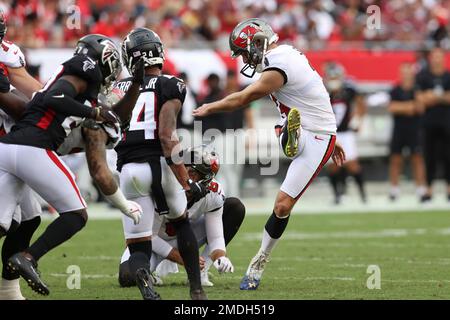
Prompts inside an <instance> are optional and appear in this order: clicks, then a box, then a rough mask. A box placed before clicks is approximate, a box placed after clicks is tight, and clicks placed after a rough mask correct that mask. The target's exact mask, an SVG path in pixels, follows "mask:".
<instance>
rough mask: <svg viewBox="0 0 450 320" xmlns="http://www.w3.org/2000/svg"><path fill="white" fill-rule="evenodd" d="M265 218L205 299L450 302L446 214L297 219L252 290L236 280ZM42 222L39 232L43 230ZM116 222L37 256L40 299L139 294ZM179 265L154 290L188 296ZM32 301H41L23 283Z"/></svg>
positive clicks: (242, 240)
mask: <svg viewBox="0 0 450 320" xmlns="http://www.w3.org/2000/svg"><path fill="white" fill-rule="evenodd" d="M265 221H266V217H264V216H248V217H246V220H245V221H244V224H243V226H242V228H241V230H240V232H239V233H238V235H237V237H236V238H235V239H234V241H233V242H232V243H231V245H230V247H229V249H228V252H229V257H230V258H231V260H232V261H233V263H234V265H235V272H234V274H231V275H222V276H220V275H218V274H217V273H216V271H215V270H212V271H211V272H212V277H211V280H212V281H213V282H214V283H215V286H214V287H213V288H207V293H208V296H209V298H210V299H450V274H449V272H448V270H449V266H450V250H449V249H450V212H426V213H425V212H422V213H420V212H414V213H377V214H323V215H305V216H294V217H292V218H291V220H290V222H289V226H288V228H287V232H286V233H285V235H284V238H283V239H282V241H281V242H280V243H279V244H278V246H277V248H276V249H275V251H274V253H273V255H272V259H271V261H270V262H269V264H268V266H267V269H266V271H265V274H264V277H263V281H262V284H261V286H260V288H259V289H258V290H257V291H240V290H239V282H240V279H241V277H242V275H243V273H244V272H245V270H246V268H247V264H248V262H249V261H250V259H251V257H252V256H253V255H254V254H255V253H256V251H257V249H258V248H259V243H260V240H259V238H260V233H261V231H262V227H263V225H264V223H265ZM46 224H47V223H44V224H43V225H42V226H41V227H40V228H41V229H40V230H39V231H38V233H40V231H41V230H42V228H44V227H45V225H46ZM121 228H122V227H121V222H120V221H119V220H91V221H89V223H88V225H87V227H86V228H85V229H84V230H83V231H82V232H81V233H79V234H78V235H76V236H75V237H74V238H72V239H71V240H70V241H69V242H68V243H66V244H64V245H62V246H60V247H58V248H56V249H55V250H53V251H52V252H50V253H49V254H48V255H46V256H45V257H44V258H42V260H41V261H40V265H39V268H40V271H41V272H42V277H43V279H44V281H46V282H47V283H48V285H49V286H50V290H51V294H50V296H49V297H45V298H44V299H139V298H140V294H139V292H138V290H137V288H127V289H123V288H120V287H119V285H118V283H117V272H118V261H119V257H120V255H121V253H122V249H123V246H124V245H123V234H122V229H121ZM70 265H77V266H79V267H80V269H81V273H82V278H81V288H80V289H73V290H69V289H68V288H67V286H66V281H67V278H68V274H67V273H66V271H67V268H68V266H70ZM369 265H377V266H379V268H380V270H381V289H379V290H377V289H373V290H369V289H368V288H367V286H366V281H367V279H368V277H369V276H370V274H368V273H367V267H368V266H369ZM185 279H186V276H185V273H184V270H183V269H181V272H180V273H178V274H176V275H171V276H169V277H168V278H166V279H165V285H164V286H163V287H160V288H158V292H159V293H160V294H161V296H162V297H163V298H164V299H187V298H188V288H187V287H186V286H185V282H186V280H185ZM22 288H23V293H24V295H25V296H26V297H28V298H29V299H41V298H42V297H40V296H38V295H37V294H34V293H33V292H31V290H29V288H28V287H26V286H24V283H22Z"/></svg>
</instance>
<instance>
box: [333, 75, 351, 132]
mask: <svg viewBox="0 0 450 320" xmlns="http://www.w3.org/2000/svg"><path fill="white" fill-rule="evenodd" d="M357 95H358V93H357V91H356V89H355V87H354V86H353V85H352V84H351V83H349V82H346V83H345V84H344V86H343V88H342V89H340V90H339V91H338V92H336V93H330V101H331V106H332V107H333V112H334V115H335V116H336V125H337V132H343V131H348V130H350V128H349V124H350V120H351V117H352V111H353V102H354V100H355V97H356V96H357Z"/></svg>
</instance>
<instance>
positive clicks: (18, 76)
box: [8, 67, 42, 99]
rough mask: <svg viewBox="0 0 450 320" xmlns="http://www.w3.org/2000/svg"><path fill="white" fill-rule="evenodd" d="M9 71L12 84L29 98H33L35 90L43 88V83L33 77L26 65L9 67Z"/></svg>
mask: <svg viewBox="0 0 450 320" xmlns="http://www.w3.org/2000/svg"><path fill="white" fill-rule="evenodd" d="M8 73H9V79H10V81H11V84H12V85H13V86H14V87H16V88H17V89H18V90H19V91H20V92H23V93H24V94H25V95H26V96H27V97H28V99H31V97H32V96H33V93H34V92H36V91H39V90H41V89H42V84H41V83H40V82H39V81H37V80H36V79H35V78H33V77H32V76H31V75H30V74H29V73H28V72H27V70H26V69H25V67H21V68H8Z"/></svg>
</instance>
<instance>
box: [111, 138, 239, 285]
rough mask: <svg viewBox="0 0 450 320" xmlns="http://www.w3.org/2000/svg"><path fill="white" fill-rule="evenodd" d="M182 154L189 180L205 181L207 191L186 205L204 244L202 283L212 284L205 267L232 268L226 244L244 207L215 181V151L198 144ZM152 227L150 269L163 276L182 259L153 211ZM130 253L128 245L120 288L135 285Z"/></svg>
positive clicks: (169, 230)
mask: <svg viewBox="0 0 450 320" xmlns="http://www.w3.org/2000/svg"><path fill="white" fill-rule="evenodd" d="M185 154H187V158H188V159H189V160H188V161H187V162H186V166H187V167H188V173H189V177H190V178H191V179H192V181H196V182H200V183H202V184H204V185H205V186H207V188H208V190H209V192H208V194H207V195H206V196H205V197H203V198H202V199H201V200H199V201H198V202H196V203H194V204H192V206H191V207H190V208H188V214H189V220H190V223H191V225H192V228H193V230H194V233H195V237H196V239H197V242H198V245H199V247H201V246H203V245H205V248H204V250H203V253H202V255H201V261H200V264H201V265H202V264H203V265H204V267H203V268H202V271H201V281H202V285H203V286H213V283H211V282H210V281H209V279H208V269H209V267H210V266H211V265H214V267H215V268H216V269H217V270H218V271H219V273H224V272H233V271H234V267H233V264H232V263H231V261H230V259H228V258H227V256H226V245H228V243H230V241H231V240H232V239H233V237H234V236H235V235H236V233H237V231H238V230H239V228H240V226H241V224H242V221H243V220H244V217H245V206H244V205H243V204H242V202H241V201H240V200H239V199H237V198H225V195H224V194H223V191H222V188H221V185H220V183H219V182H218V181H217V180H215V176H216V174H217V172H218V170H219V165H218V156H217V154H216V153H215V152H213V151H209V150H208V148H205V147H204V146H200V147H195V148H189V149H188V150H186V151H185ZM191 155H192V158H191ZM191 159H194V161H191ZM158 226H159V227H158ZM153 230H154V234H155V236H154V237H153V238H152V243H153V245H152V248H153V254H152V259H151V262H150V266H151V270H152V272H153V271H155V270H156V269H160V268H159V267H162V268H161V269H165V270H161V273H159V276H164V274H166V273H168V272H167V269H173V270H175V271H176V270H177V267H176V265H174V264H173V263H178V264H180V265H183V259H182V258H181V256H180V253H179V251H178V249H177V238H176V234H175V230H174V228H173V226H172V223H171V222H170V221H169V220H168V219H167V218H166V217H164V216H159V215H157V214H156V215H155V223H154V228H153ZM129 256H130V253H129V250H128V248H127V249H125V252H124V253H123V255H122V259H121V263H120V268H119V283H120V285H121V286H123V287H127V286H131V285H135V283H134V279H133V277H131V275H130V272H129V264H128V259H129ZM165 259H167V260H169V261H171V262H172V263H169V267H167V265H168V264H167V263H162V262H163V261H164V260H165ZM164 262H167V261H164ZM163 266H164V267H163ZM159 284H162V283H161V282H160V283H159Z"/></svg>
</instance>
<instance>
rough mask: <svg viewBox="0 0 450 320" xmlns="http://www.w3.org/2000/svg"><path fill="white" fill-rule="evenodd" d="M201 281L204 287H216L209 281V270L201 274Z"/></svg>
mask: <svg viewBox="0 0 450 320" xmlns="http://www.w3.org/2000/svg"><path fill="white" fill-rule="evenodd" d="M200 280H201V281H202V287H213V286H214V283H212V282H211V281H209V274H208V270H203V271H202V272H201V273H200Z"/></svg>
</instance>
